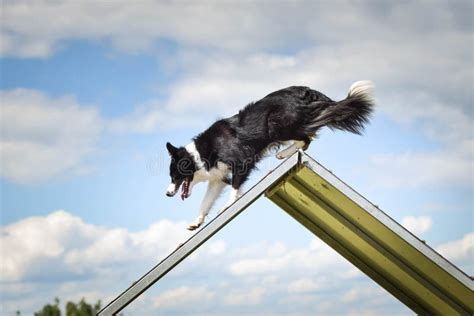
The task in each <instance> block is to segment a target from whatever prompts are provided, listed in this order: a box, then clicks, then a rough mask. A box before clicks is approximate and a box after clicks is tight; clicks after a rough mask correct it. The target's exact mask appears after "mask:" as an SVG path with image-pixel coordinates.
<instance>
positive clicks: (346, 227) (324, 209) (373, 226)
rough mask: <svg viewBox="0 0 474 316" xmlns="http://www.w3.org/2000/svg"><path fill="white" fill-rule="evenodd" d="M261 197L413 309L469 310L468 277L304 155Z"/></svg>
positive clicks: (473, 308) (472, 301)
mask: <svg viewBox="0 0 474 316" xmlns="http://www.w3.org/2000/svg"><path fill="white" fill-rule="evenodd" d="M265 195H266V196H267V197H268V198H269V199H270V200H272V201H273V202H274V203H276V204H277V205H278V206H280V207H281V208H282V209H283V210H285V211H286V212H287V213H288V214H289V215H291V216H292V217H293V218H294V219H296V220H297V221H298V222H299V223H301V224H302V225H303V226H305V227H306V228H307V229H309V230H310V231H311V232H312V233H314V234H315V235H316V236H318V237H319V238H321V239H322V240H323V241H325V242H326V243H327V244H328V245H329V246H331V247H332V248H333V249H335V250H336V251H337V252H338V253H340V254H341V255H342V256H344V257H345V258H346V259H347V260H349V261H350V262H351V263H353V264H354V265H355V266H356V267H358V268H359V269H360V270H361V271H363V272H364V273H365V274H367V275H368V276H369V277H371V278H372V279H373V280H374V281H375V282H377V283H378V284H379V285H381V286H382V287H383V288H385V289H386V290H387V291H389V292H390V293H391V294H393V295H394V296H395V297H396V298H398V299H399V300H400V301H401V302H403V303H404V304H405V305H407V306H408V307H409V308H411V309H412V310H413V311H414V312H415V313H417V314H420V315H472V314H473V313H474V292H473V280H472V279H471V278H470V277H468V276H467V275H466V274H464V273H463V272H462V271H461V270H459V269H457V268H456V267H455V266H454V265H453V264H451V263H450V262H448V261H447V260H446V259H445V258H443V257H442V256H441V255H440V254H438V253H437V252H436V251H434V250H433V249H432V248H430V247H429V246H427V245H426V244H425V243H423V241H421V240H419V239H418V238H416V237H415V236H414V235H412V234H411V233H410V232H409V231H407V230H406V229H404V228H403V227H402V226H401V225H399V224H398V223H397V222H395V221H394V220H393V219H392V218H390V217H389V216H388V215H387V214H385V213H384V212H382V211H381V210H380V209H379V208H378V207H377V206H375V205H373V204H372V203H370V202H369V201H368V200H366V199H365V198H364V197H363V196H361V195H360V194H358V193H357V192H356V191H354V190H353V189H352V188H350V187H349V186H348V185H347V184H345V183H344V182H342V181H341V180H340V179H338V178H337V177H336V176H334V175H333V174H332V173H331V172H330V171H328V170H327V169H325V168H324V167H323V166H321V165H320V164H318V163H317V162H316V161H315V160H313V159H312V158H311V157H309V156H308V155H305V154H303V153H301V154H300V157H299V161H298V164H297V166H296V167H295V168H293V169H292V170H290V171H289V172H288V173H287V174H286V175H285V176H284V177H282V178H280V179H279V180H278V181H277V182H276V183H274V184H273V185H272V186H271V187H270V188H269V189H268V190H267V191H266V193H265Z"/></svg>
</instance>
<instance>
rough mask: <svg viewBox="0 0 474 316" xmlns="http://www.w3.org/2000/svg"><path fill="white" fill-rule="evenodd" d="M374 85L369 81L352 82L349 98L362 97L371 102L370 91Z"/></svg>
mask: <svg viewBox="0 0 474 316" xmlns="http://www.w3.org/2000/svg"><path fill="white" fill-rule="evenodd" d="M373 89H374V84H373V83H372V81H370V80H361V81H356V82H354V83H353V84H352V85H351V87H350V88H349V96H355V95H358V96H362V97H363V98H364V99H366V100H367V101H372V99H373V98H372V91H373Z"/></svg>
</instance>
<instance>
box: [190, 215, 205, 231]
mask: <svg viewBox="0 0 474 316" xmlns="http://www.w3.org/2000/svg"><path fill="white" fill-rule="evenodd" d="M203 223H204V217H203V216H199V217H198V218H196V221H195V222H194V223H192V224H189V226H188V230H196V229H198V228H199V227H200V226H201V225H202V224H203Z"/></svg>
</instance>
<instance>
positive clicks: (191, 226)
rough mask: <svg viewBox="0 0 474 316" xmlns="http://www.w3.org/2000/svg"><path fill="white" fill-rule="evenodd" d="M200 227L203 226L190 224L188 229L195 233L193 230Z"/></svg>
mask: <svg viewBox="0 0 474 316" xmlns="http://www.w3.org/2000/svg"><path fill="white" fill-rule="evenodd" d="M199 226H201V224H190V225H189V226H188V228H187V229H188V230H190V231H193V230H196V229H198V228H199Z"/></svg>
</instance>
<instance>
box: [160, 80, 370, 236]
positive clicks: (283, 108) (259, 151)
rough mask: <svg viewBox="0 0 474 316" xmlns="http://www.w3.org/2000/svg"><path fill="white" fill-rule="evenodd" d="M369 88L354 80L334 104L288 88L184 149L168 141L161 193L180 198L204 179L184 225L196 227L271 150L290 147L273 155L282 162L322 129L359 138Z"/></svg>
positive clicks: (218, 124)
mask: <svg viewBox="0 0 474 316" xmlns="http://www.w3.org/2000/svg"><path fill="white" fill-rule="evenodd" d="M372 88H373V85H372V83H371V82H370V81H358V82H356V83H354V84H353V85H352V86H351V87H350V89H349V94H348V95H347V97H346V99H344V100H342V101H338V102H336V101H333V100H331V99H330V98H328V97H327V96H325V95H324V94H322V93H321V92H318V91H315V90H312V89H310V88H307V87H298V86H293V87H289V88H286V89H282V90H278V91H275V92H273V93H270V94H269V95H267V96H266V97H264V98H263V99H261V100H260V101H257V102H252V103H250V104H248V105H247V106H246V107H244V108H243V109H242V110H240V111H239V113H238V114H236V115H234V116H232V117H229V118H225V119H221V120H218V121H217V122H215V123H214V124H212V125H211V126H210V127H209V128H208V129H207V130H205V131H204V132H202V133H201V134H199V135H198V136H196V137H195V138H194V139H193V141H192V142H191V143H190V144H189V145H187V146H185V147H174V146H173V145H171V144H170V143H167V144H166V147H167V149H168V152H169V154H170V156H171V164H170V176H171V184H170V185H169V187H168V190H167V192H166V195H167V196H174V195H175V194H176V192H178V190H179V188H180V187H181V198H182V199H183V200H184V199H185V198H187V197H189V196H190V195H191V192H192V189H193V187H194V185H196V184H197V183H199V182H203V181H208V186H207V192H206V194H205V196H204V200H203V201H202V204H201V208H200V212H199V216H198V217H197V218H196V220H195V221H194V222H193V223H192V224H190V225H189V226H188V229H189V230H195V229H197V228H198V227H199V226H201V225H202V224H203V223H204V219H205V218H206V216H207V214H208V213H209V210H210V209H211V207H212V205H213V204H214V201H215V200H216V199H217V198H218V197H219V195H220V194H221V192H222V191H223V189H224V188H225V186H226V185H231V186H232V189H231V192H230V197H229V200H228V202H227V204H226V205H225V206H224V207H223V208H222V209H221V211H220V212H222V211H223V210H225V209H226V208H227V207H229V206H230V205H231V204H232V203H234V202H235V201H236V200H237V199H238V198H239V196H240V194H241V187H242V184H243V183H244V182H245V180H247V178H248V176H249V174H250V172H251V171H252V170H253V169H254V167H255V164H256V163H257V162H258V161H259V160H260V159H261V158H263V157H264V156H265V153H266V152H267V151H268V149H269V148H272V146H278V148H280V146H281V145H283V144H289V146H288V147H287V148H285V149H283V150H281V151H279V152H278V153H277V154H276V157H277V158H278V159H284V158H287V157H289V156H290V155H292V154H293V153H295V152H296V151H298V150H299V149H303V150H305V149H306V148H308V146H309V144H310V142H311V140H312V139H313V138H315V137H316V135H317V133H318V130H319V129H320V128H322V127H324V126H327V127H329V128H331V129H339V130H344V131H349V132H352V133H355V134H361V133H362V131H363V129H364V125H365V124H366V123H368V120H369V116H370V114H371V112H372V109H373V105H374V101H373V99H372V96H371V91H372ZM220 212H219V213H220Z"/></svg>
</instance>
